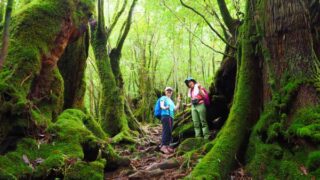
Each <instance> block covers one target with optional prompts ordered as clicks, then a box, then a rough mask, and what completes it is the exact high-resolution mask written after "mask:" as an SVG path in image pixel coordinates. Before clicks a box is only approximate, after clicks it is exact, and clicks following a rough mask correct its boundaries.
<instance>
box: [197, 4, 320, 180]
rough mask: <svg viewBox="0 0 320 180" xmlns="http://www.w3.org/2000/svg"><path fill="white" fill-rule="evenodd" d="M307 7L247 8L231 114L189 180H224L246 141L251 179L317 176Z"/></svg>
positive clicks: (313, 59)
mask: <svg viewBox="0 0 320 180" xmlns="http://www.w3.org/2000/svg"><path fill="white" fill-rule="evenodd" d="M308 7H309V4H308V1H307V0H304V1H295V0H289V1H279V0H260V1H256V0H248V1H247V7H246V16H245V21H244V24H243V25H242V27H241V32H242V34H240V37H239V38H240V42H241V43H240V47H239V48H238V52H237V54H239V56H238V68H237V69H238V71H237V80H236V82H237V83H236V90H235V95H234V101H233V104H232V107H231V112H230V115H229V117H228V119H227V122H226V124H225V125H224V126H223V128H222V130H221V131H220V133H219V134H218V136H217V138H216V139H215V140H214V141H213V144H214V146H213V148H212V149H211V150H210V152H209V153H208V154H207V155H206V156H205V157H204V158H203V159H202V161H201V162H200V163H199V164H198V165H197V166H196V167H195V169H194V171H193V172H192V176H194V177H197V178H200V179H201V177H206V178H207V177H209V179H214V178H226V177H227V175H228V173H230V171H231V170H232V169H233V168H235V167H236V166H235V165H236V162H237V161H238V160H239V159H238V158H237V157H239V156H238V155H239V154H240V155H243V154H244V152H245V151H246V146H247V143H248V141H249V146H248V150H247V153H246V163H247V164H246V170H247V171H248V173H250V174H251V175H252V176H253V177H254V178H257V179H261V178H262V179H264V178H279V179H294V178H311V177H312V176H313V175H315V176H317V175H316V174H317V172H316V170H317V169H318V167H319V166H317V165H316V161H318V160H319V156H318V155H317V153H318V152H319V151H316V148H314V147H315V146H316V145H317V143H318V142H319V140H318V138H317V135H316V134H317V133H318V131H317V130H316V128H317V127H319V125H318V124H317V122H318V121H319V117H318V116H317V113H318V112H319V108H317V105H318V104H319V95H318V90H317V89H318V86H319V78H318V76H319V73H318V69H319V60H318V58H317V56H316V54H315V52H316V50H315V49H314V45H313V42H314V40H313V38H312V37H313V36H312V28H313V27H312V24H311V23H310V22H311V21H310V19H312V16H310V13H309V10H308ZM310 17H311V18H310ZM239 57H241V58H239ZM261 111H262V113H260V112H261ZM260 114H261V115H260ZM306 114H308V115H307V116H306ZM259 116H260V118H259ZM314 123H316V124H314ZM255 124H256V125H255ZM253 125H255V126H254V129H253V131H252V133H251V137H250V140H248V137H249V136H248V134H249V133H248V132H249V130H250V129H251V127H252V126H253ZM301 154H304V156H303V157H301V156H300V155H301ZM306 155H308V158H307V160H306V159H305V157H306ZM240 160H241V159H240ZM304 168H305V169H307V173H303V169H304ZM308 172H310V173H308ZM318 175H319V174H318Z"/></svg>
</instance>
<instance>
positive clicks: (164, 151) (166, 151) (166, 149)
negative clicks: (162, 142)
mask: <svg viewBox="0 0 320 180" xmlns="http://www.w3.org/2000/svg"><path fill="white" fill-rule="evenodd" d="M160 151H161V152H162V153H163V154H170V153H171V152H170V151H169V150H168V148H167V146H162V147H161V148H160Z"/></svg>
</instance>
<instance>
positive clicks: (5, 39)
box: [0, 0, 14, 69]
mask: <svg viewBox="0 0 320 180" xmlns="http://www.w3.org/2000/svg"><path fill="white" fill-rule="evenodd" d="M13 2H14V1H13V0H8V2H7V5H6V11H5V16H4V21H3V24H4V27H3V32H2V44H1V51H0V69H1V68H2V66H3V63H4V60H5V59H6V57H7V54H8V46H9V25H10V19H11V12H12V8H13ZM2 3H3V2H2ZM0 17H1V16H0Z"/></svg>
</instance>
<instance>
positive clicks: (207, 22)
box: [180, 0, 236, 49]
mask: <svg viewBox="0 0 320 180" xmlns="http://www.w3.org/2000/svg"><path fill="white" fill-rule="evenodd" d="M180 3H181V4H182V5H183V6H184V7H186V8H188V9H190V10H191V11H193V12H194V13H196V14H197V15H199V16H200V17H202V19H203V20H204V21H205V22H206V24H207V25H208V26H209V28H210V29H211V30H212V31H213V32H214V33H215V34H216V35H217V36H218V37H219V38H220V39H221V40H222V41H223V42H224V43H225V44H226V45H227V46H229V47H230V48H232V49H236V48H235V47H234V46H232V45H231V44H229V43H228V41H226V40H225V39H224V38H223V37H222V36H221V35H220V34H219V32H218V31H217V30H215V29H214V28H213V27H212V25H211V24H210V22H209V21H208V20H207V18H206V17H205V16H204V15H203V14H201V13H200V12H199V11H197V10H196V9H194V8H192V7H191V6H189V5H187V4H185V3H184V2H183V0H180Z"/></svg>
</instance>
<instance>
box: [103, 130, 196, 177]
mask: <svg viewBox="0 0 320 180" xmlns="http://www.w3.org/2000/svg"><path fill="white" fill-rule="evenodd" d="M143 129H144V130H145V131H146V136H145V137H143V138H142V139H141V141H140V142H138V143H137V144H136V145H132V146H134V148H133V147H131V148H130V147H129V148H128V146H124V145H122V146H120V145H119V146H116V147H115V148H116V150H117V151H118V152H119V154H120V155H121V156H122V157H127V158H129V159H130V160H131V164H130V166H129V167H125V168H119V169H117V170H116V171H113V172H107V173H106V174H105V177H106V179H107V180H126V179H166V180H168V179H180V178H182V177H185V176H187V175H188V174H189V172H190V169H185V168H180V167H181V164H182V162H183V158H182V157H179V156H177V155H176V154H175V153H173V154H171V155H165V154H163V153H161V152H160V151H159V147H158V145H159V144H160V140H161V129H162V128H161V125H159V126H144V127H143Z"/></svg>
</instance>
